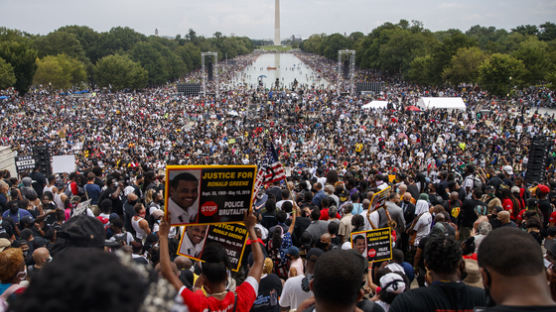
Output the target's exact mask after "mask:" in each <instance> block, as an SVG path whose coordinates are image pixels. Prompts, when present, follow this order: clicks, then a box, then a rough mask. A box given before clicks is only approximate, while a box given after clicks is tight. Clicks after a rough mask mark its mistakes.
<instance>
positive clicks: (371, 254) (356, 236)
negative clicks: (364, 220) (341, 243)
mask: <svg viewBox="0 0 556 312" xmlns="http://www.w3.org/2000/svg"><path fill="white" fill-rule="evenodd" d="M351 246H352V248H353V249H354V250H356V251H357V252H358V253H359V254H361V255H363V256H364V257H365V258H367V261H369V262H370V261H374V262H381V261H386V260H390V259H392V233H391V229H390V228H389V227H387V228H382V229H376V230H369V231H363V232H354V233H351Z"/></svg>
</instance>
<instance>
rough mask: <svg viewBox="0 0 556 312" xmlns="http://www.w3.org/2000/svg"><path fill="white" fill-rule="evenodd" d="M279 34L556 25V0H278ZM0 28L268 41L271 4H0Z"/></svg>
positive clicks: (170, 0) (197, 0) (73, 0)
mask: <svg viewBox="0 0 556 312" xmlns="http://www.w3.org/2000/svg"><path fill="white" fill-rule="evenodd" d="M280 2H281V3H280V5H281V10H280V12H281V26H282V27H281V37H282V39H284V38H287V37H290V36H291V35H296V36H302V37H303V38H306V37H308V36H309V35H311V34H315V33H327V34H331V33H335V32H339V33H348V34H349V33H351V32H354V31H361V32H363V33H365V34H366V33H368V32H370V31H371V30H372V29H374V28H375V27H377V26H379V25H381V24H383V23H384V22H395V23H397V22H398V21H399V20H400V19H406V20H408V21H411V20H418V21H421V22H423V23H424V26H425V28H428V29H430V30H433V31H437V30H446V29H449V28H458V29H461V30H463V31H465V30H467V29H469V27H471V26H473V25H477V24H479V25H481V26H495V27H497V28H505V29H507V30H510V29H511V28H514V27H515V26H518V25H524V24H533V25H540V24H542V23H544V22H546V21H551V22H556V1H555V0H520V1H518V0H466V1H462V0H451V1H443V0H436V1H435V0H420V1H415V0H413V1H409V0H403V1H402V0H281V1H280ZM0 12H2V18H1V19H0V26H5V27H8V28H16V29H19V30H23V31H26V32H29V33H33V34H37V33H38V34H47V33H49V32H51V31H53V30H55V29H57V28H59V27H61V26H65V25H86V26H89V27H91V28H93V29H95V30H96V31H107V30H109V29H110V28H112V27H115V26H128V27H131V28H133V29H135V30H136V31H138V32H141V33H144V34H147V35H151V34H154V30H155V28H158V30H159V34H160V35H164V36H172V37H173V36H175V35H176V34H181V35H184V34H185V33H187V31H188V29H189V28H192V29H193V30H195V31H196V32H197V33H198V34H201V35H204V36H212V34H214V33H215V32H217V31H220V32H221V33H223V34H224V35H226V36H229V35H231V34H235V35H237V36H248V37H250V38H253V39H271V38H273V36H274V30H273V29H274V0H180V1H178V0H148V1H147V0H0Z"/></svg>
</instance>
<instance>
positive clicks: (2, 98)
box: [0, 95, 8, 100]
mask: <svg viewBox="0 0 556 312" xmlns="http://www.w3.org/2000/svg"><path fill="white" fill-rule="evenodd" d="M7 98H8V97H7V96H5V95H2V96H0V100H5V99H7Z"/></svg>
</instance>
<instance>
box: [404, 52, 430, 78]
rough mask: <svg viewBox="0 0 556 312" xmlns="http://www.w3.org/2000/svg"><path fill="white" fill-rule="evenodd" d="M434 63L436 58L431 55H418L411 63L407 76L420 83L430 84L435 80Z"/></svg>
mask: <svg viewBox="0 0 556 312" xmlns="http://www.w3.org/2000/svg"><path fill="white" fill-rule="evenodd" d="M433 65H434V59H433V57H432V56H431V55H425V56H418V57H416V58H414V59H413V61H411V63H410V64H409V71H408V72H407V78H408V79H409V80H410V81H413V82H415V83H418V84H423V85H430V84H432V83H433V82H434V81H435V77H434V75H433Z"/></svg>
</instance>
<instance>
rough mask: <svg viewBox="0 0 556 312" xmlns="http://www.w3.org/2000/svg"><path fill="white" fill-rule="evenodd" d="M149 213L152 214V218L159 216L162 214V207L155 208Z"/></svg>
mask: <svg viewBox="0 0 556 312" xmlns="http://www.w3.org/2000/svg"><path fill="white" fill-rule="evenodd" d="M151 215H152V216H153V218H155V219H158V218H161V217H162V216H164V210H162V209H155V210H154V211H153V213H152V214H151Z"/></svg>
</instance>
